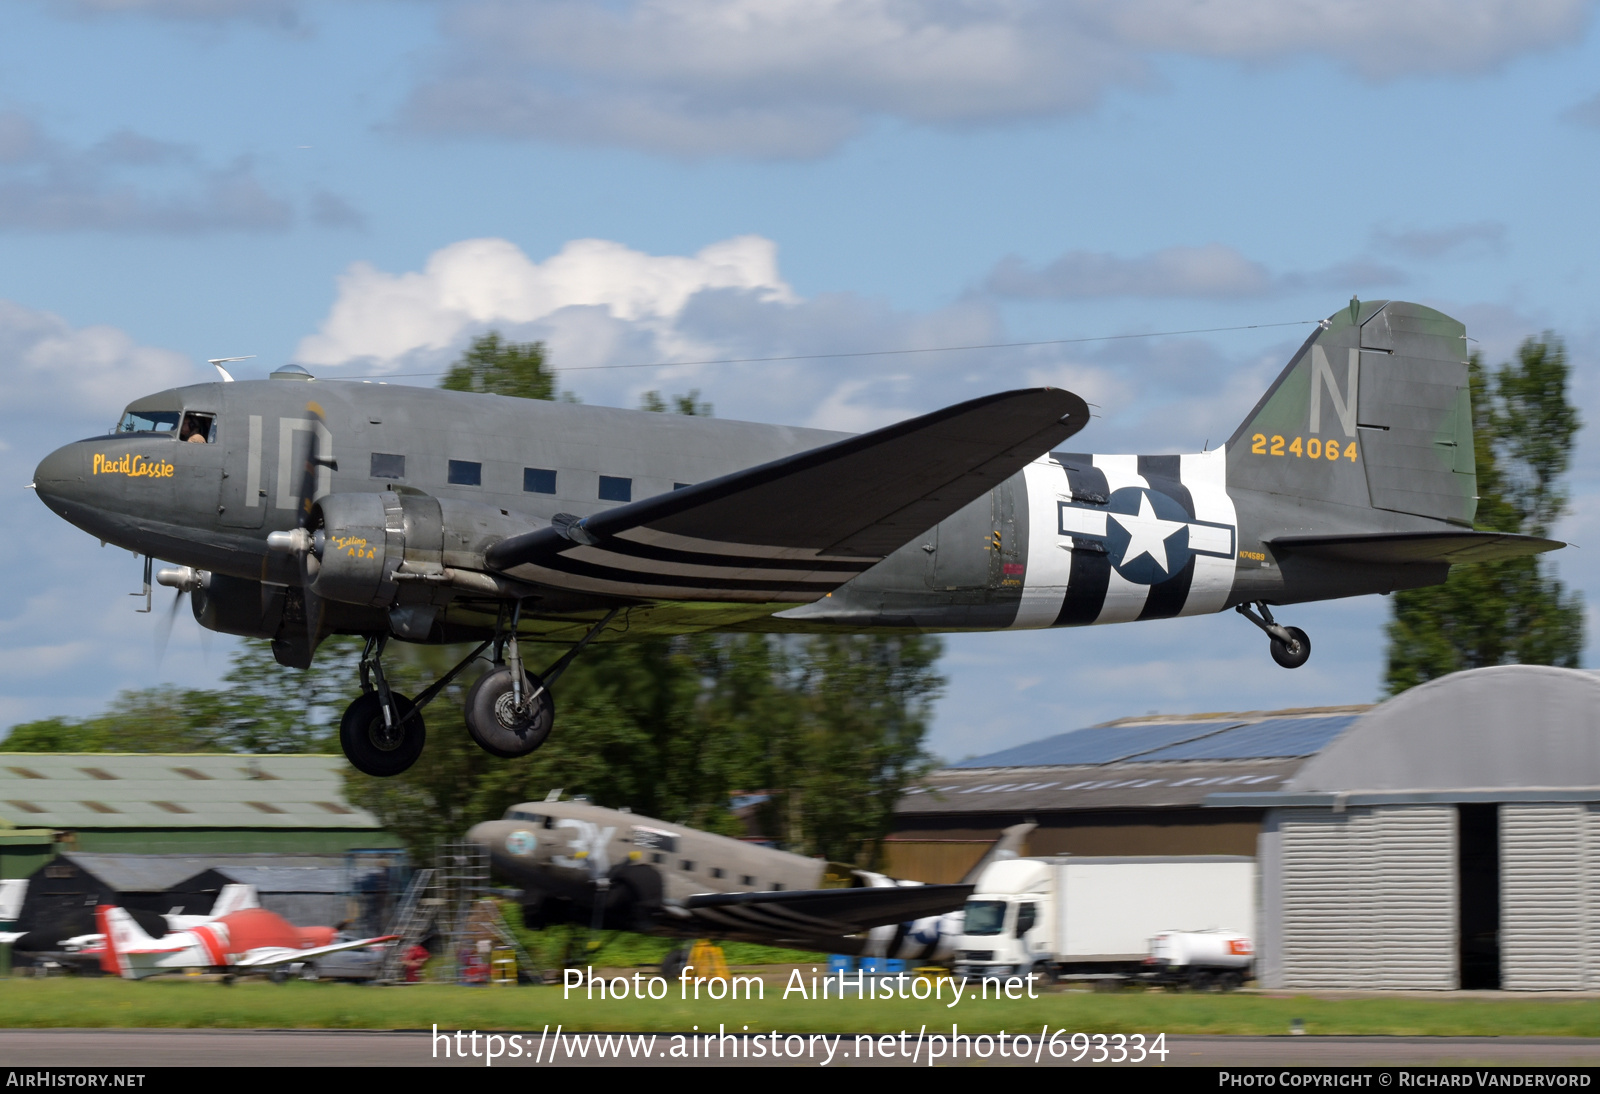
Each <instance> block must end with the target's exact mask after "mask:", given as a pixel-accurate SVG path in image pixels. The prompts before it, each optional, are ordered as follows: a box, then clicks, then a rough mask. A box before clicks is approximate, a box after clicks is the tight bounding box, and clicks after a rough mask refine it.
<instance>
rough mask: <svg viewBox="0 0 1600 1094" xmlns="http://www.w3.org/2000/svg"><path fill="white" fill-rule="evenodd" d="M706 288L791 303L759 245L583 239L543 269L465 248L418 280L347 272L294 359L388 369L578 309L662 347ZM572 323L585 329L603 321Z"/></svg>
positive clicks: (757, 241) (494, 242)
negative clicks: (646, 244)
mask: <svg viewBox="0 0 1600 1094" xmlns="http://www.w3.org/2000/svg"><path fill="white" fill-rule="evenodd" d="M707 289H739V290H745V291H748V292H751V293H753V294H755V296H756V297H757V298H758V299H761V300H771V301H788V300H791V299H793V293H792V292H791V290H790V289H789V286H788V285H787V284H785V283H784V282H783V280H782V279H781V278H780V277H779V276H778V267H777V248H776V246H775V245H774V244H773V243H772V242H771V241H770V240H766V239H762V238H760V237H758V236H739V237H736V238H734V239H728V240H724V241H722V242H720V243H713V244H712V245H710V246H709V247H706V248H703V249H702V250H701V251H700V252H699V253H697V254H695V255H692V256H681V255H667V256H656V255H647V254H644V253H643V252H640V251H635V250H631V249H629V248H627V247H624V246H623V245H622V244H620V243H612V242H610V241H608V240H603V239H579V240H574V241H573V242H571V243H568V244H567V245H566V246H565V247H563V248H562V249H561V251H560V253H559V254H556V255H553V256H552V257H550V258H549V259H547V260H546V261H544V262H542V263H541V262H534V261H533V260H531V259H529V258H528V256H527V255H526V254H524V253H523V252H522V250H521V249H520V248H518V247H517V246H516V245H515V244H513V243H509V242H507V241H506V240H503V239H469V240H464V241H462V242H460V243H453V244H451V245H450V246H448V247H445V248H442V249H441V250H438V251H435V252H434V253H433V254H432V255H431V256H430V257H429V259H428V263H427V266H426V267H425V268H424V269H423V270H421V271H420V272H416V273H405V274H398V275H395V274H388V273H384V272H383V271H381V270H378V269H376V268H374V267H372V266H370V265H368V264H366V263H356V264H355V265H353V266H352V267H351V268H350V269H349V270H348V271H346V272H345V274H344V275H343V276H342V277H341V278H340V279H339V297H338V300H337V301H336V302H335V303H334V306H333V310H332V311H331V312H330V313H329V315H328V318H327V319H326V320H325V321H324V322H323V324H322V327H321V330H320V331H319V333H317V334H315V335H313V336H311V337H309V338H307V339H305V340H304V341H303V342H301V344H300V347H299V350H298V351H297V357H298V359H299V360H301V361H304V362H306V363H308V364H340V363H344V362H348V361H353V360H368V361H372V362H375V363H377V364H380V365H384V364H387V365H391V366H392V365H393V364H394V363H395V362H397V361H399V360H401V359H402V358H405V357H406V356H407V355H408V354H412V353H414V352H415V351H417V350H439V349H445V348H447V347H449V346H452V345H454V344H456V343H457V342H459V341H460V340H461V339H462V338H463V336H464V334H465V332H467V331H469V330H472V329H475V328H479V327H482V326H483V325H485V324H495V323H498V324H527V323H533V322H536V321H539V320H547V319H550V318H551V317H552V316H554V315H555V314H556V313H558V312H561V311H563V310H567V309H583V308H598V309H602V310H603V312H604V313H605V315H606V316H608V317H610V318H613V319H617V320H621V321H623V322H625V323H630V324H638V325H640V326H642V327H645V328H648V329H651V330H653V331H656V332H658V334H659V335H660V336H661V338H662V341H663V343H670V342H673V341H675V340H674V339H673V338H672V337H671V329H672V324H673V321H674V320H675V319H676V318H677V317H678V315H679V314H680V313H681V312H682V311H683V309H684V306H685V305H686V304H687V303H688V301H689V299H690V298H691V297H692V296H694V295H695V294H696V293H698V292H702V291H704V290H707ZM570 318H571V319H572V320H573V321H575V322H577V323H579V324H580V325H582V324H588V325H592V324H593V322H594V321H595V320H596V319H599V318H601V317H599V316H581V315H580V316H572V317H570ZM676 341H678V342H680V343H681V341H682V340H681V339H678V340H676Z"/></svg>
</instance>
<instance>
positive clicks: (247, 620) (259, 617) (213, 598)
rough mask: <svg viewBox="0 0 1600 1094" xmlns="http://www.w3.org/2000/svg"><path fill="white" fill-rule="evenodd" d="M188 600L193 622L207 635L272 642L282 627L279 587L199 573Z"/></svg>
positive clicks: (281, 593)
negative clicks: (190, 598) (265, 639)
mask: <svg viewBox="0 0 1600 1094" xmlns="http://www.w3.org/2000/svg"><path fill="white" fill-rule="evenodd" d="M192 597H193V601H192V604H191V607H192V608H193V609H194V618H195V622H196V623H199V624H200V625H201V626H202V627H204V628H206V629H207V630H210V631H220V632H222V633H223V634H237V635H240V636H241V637H244V638H273V637H276V635H277V633H278V628H279V626H280V625H281V624H282V623H283V604H284V588H283V586H282V585H263V584H262V583H261V582H259V581H250V580H248V579H247V578H242V577H230V576H228V575H227V574H215V573H201V574H200V575H199V576H198V578H197V580H196V582H195V585H194V588H193V592H192Z"/></svg>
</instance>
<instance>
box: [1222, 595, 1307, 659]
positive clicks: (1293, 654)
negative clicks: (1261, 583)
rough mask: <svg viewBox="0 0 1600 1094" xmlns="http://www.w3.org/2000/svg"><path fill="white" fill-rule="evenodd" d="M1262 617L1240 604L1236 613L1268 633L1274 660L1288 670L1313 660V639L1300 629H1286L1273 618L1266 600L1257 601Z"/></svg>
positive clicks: (1236, 608)
mask: <svg viewBox="0 0 1600 1094" xmlns="http://www.w3.org/2000/svg"><path fill="white" fill-rule="evenodd" d="M1256 609H1257V610H1258V611H1260V613H1261V614H1260V615H1257V614H1256V613H1255V612H1253V611H1251V610H1250V605H1248V604H1240V605H1237V606H1236V607H1235V608H1234V611H1236V612H1238V613H1239V614H1240V615H1242V616H1244V617H1245V618H1246V619H1248V620H1250V622H1252V623H1254V624H1255V625H1256V626H1258V627H1260V628H1261V629H1262V630H1263V631H1266V632H1267V637H1268V638H1270V639H1272V659H1273V660H1274V661H1276V662H1277V663H1278V664H1280V665H1282V666H1283V667H1284V668H1286V669H1297V668H1299V667H1300V666H1301V665H1303V664H1305V663H1306V662H1307V661H1308V660H1310V659H1311V639H1310V638H1309V637H1308V636H1307V635H1306V632H1305V631H1303V630H1301V629H1300V628H1299V627H1285V626H1283V625H1282V624H1281V623H1279V622H1277V620H1275V619H1273V618H1272V609H1271V608H1269V607H1267V602H1266V601H1265V600H1258V601H1256Z"/></svg>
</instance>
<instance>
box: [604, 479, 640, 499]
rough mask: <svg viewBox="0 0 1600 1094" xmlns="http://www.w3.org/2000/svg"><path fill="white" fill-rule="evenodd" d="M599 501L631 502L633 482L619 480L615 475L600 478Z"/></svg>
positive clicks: (630, 480)
mask: <svg viewBox="0 0 1600 1094" xmlns="http://www.w3.org/2000/svg"><path fill="white" fill-rule="evenodd" d="M600 500H601V501H632V500H633V480H632V479H621V478H618V477H617V476H615V475H601V476H600Z"/></svg>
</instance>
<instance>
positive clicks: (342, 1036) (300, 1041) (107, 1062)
mask: <svg viewBox="0 0 1600 1094" xmlns="http://www.w3.org/2000/svg"><path fill="white" fill-rule="evenodd" d="M599 1036H602V1037H603V1036H604V1035H603V1034H602V1035H599ZM645 1036H647V1037H648V1036H649V1035H648V1034H646V1035H645ZM655 1036H656V1040H655V1042H654V1043H653V1045H652V1046H651V1047H652V1049H653V1051H652V1052H651V1055H650V1056H649V1057H648V1058H630V1057H629V1055H628V1054H627V1053H626V1052H625V1051H624V1052H623V1054H622V1057H621V1058H620V1059H616V1058H610V1057H607V1058H604V1059H600V1058H597V1057H596V1055H595V1053H594V1051H593V1049H594V1047H595V1046H593V1045H592V1044H591V1052H590V1055H589V1056H588V1057H587V1058H584V1059H573V1060H570V1061H569V1060H567V1059H566V1058H565V1057H564V1056H563V1057H562V1058H561V1059H560V1060H558V1063H559V1064H563V1065H565V1064H568V1063H570V1064H571V1065H573V1066H590V1067H593V1066H606V1067H619V1066H620V1067H629V1066H634V1067H643V1066H649V1067H661V1066H663V1065H674V1064H679V1065H689V1066H695V1067H706V1066H713V1067H714V1066H745V1067H748V1066H751V1065H762V1064H764V1065H766V1066H775V1065H776V1066H791V1067H816V1066H820V1065H821V1064H822V1061H823V1060H824V1059H826V1058H827V1057H826V1047H827V1046H826V1045H824V1044H808V1045H807V1046H806V1047H808V1048H809V1049H810V1053H809V1054H808V1055H809V1058H802V1059H781V1060H777V1061H774V1060H773V1059H771V1057H770V1056H768V1057H766V1058H756V1057H755V1055H754V1053H753V1052H751V1049H752V1048H753V1047H754V1043H753V1042H752V1041H749V1040H747V1039H745V1038H739V1039H737V1043H736V1044H732V1045H731V1046H730V1051H732V1052H733V1053H735V1054H737V1058H736V1059H719V1058H718V1057H717V1056H716V1055H715V1054H713V1055H712V1056H711V1058H710V1059H705V1058H690V1059H674V1058H672V1057H671V1056H668V1055H664V1054H665V1053H668V1052H670V1050H671V1045H672V1042H671V1035H669V1034H657V1035H655ZM537 1040H538V1038H537V1036H535V1037H534V1038H532V1039H530V1043H529V1047H528V1052H529V1053H532V1052H533V1047H532V1042H536V1041H537ZM832 1040H833V1048H834V1055H833V1058H832V1062H831V1063H830V1064H828V1065H827V1066H831V1067H851V1066H854V1067H860V1066H877V1067H883V1066H905V1065H907V1064H910V1063H912V1060H910V1059H907V1058H903V1057H900V1056H899V1055H896V1056H895V1057H893V1058H891V1059H884V1058H881V1057H879V1056H877V1055H874V1056H873V1057H872V1058H870V1059H863V1058H860V1057H856V1056H854V1052H855V1050H856V1043H855V1036H854V1035H853V1034H846V1035H844V1036H842V1037H839V1038H835V1039H832ZM914 1040H915V1038H914V1037H913V1038H911V1041H914ZM763 1041H765V1042H767V1043H768V1044H770V1041H771V1038H763ZM1167 1046H1168V1048H1169V1049H1170V1050H1171V1051H1170V1053H1169V1054H1168V1056H1167V1058H1166V1066H1168V1067H1172V1066H1184V1065H1197V1066H1203V1067H1297V1066H1309V1067H1383V1066H1405V1065H1413V1066H1418V1065H1421V1066H1435V1067H1437V1066H1450V1065H1488V1066H1500V1067H1596V1066H1600V1040H1596V1039H1588V1038H1576V1037H1289V1036H1283V1037H1169V1038H1167ZM547 1047H548V1045H547ZM794 1047H795V1045H794V1042H790V1048H791V1050H792V1049H793V1048H794ZM912 1047H913V1046H912V1045H911V1044H910V1043H909V1042H908V1043H907V1045H906V1046H905V1051H906V1052H907V1054H908V1055H909V1052H910V1050H911V1048H912ZM480 1048H481V1045H480ZM438 1051H439V1050H438V1046H437V1045H435V1044H434V1042H433V1038H432V1036H431V1035H430V1034H429V1033H428V1032H424V1031H418V1032H412V1031H372V1030H175V1029H115V1030H82V1029H50V1030H0V1061H3V1063H4V1064H5V1065H6V1066H10V1067H113V1068H123V1069H135V1070H136V1069H138V1068H139V1067H186V1066H204V1067H217V1066H228V1067H296V1066H318V1067H483V1066H485V1062H484V1058H483V1056H482V1055H479V1056H478V1057H476V1058H474V1057H473V1056H471V1055H470V1050H469V1055H468V1056H467V1058H466V1059H460V1058H457V1057H455V1056H454V1054H452V1055H451V1056H450V1058H444V1057H442V1056H439V1055H437V1054H436V1053H437V1052H438ZM922 1051H924V1052H925V1049H923V1050H922ZM714 1052H715V1050H713V1053H714ZM548 1056H549V1053H548V1052H546V1053H545V1054H544V1059H542V1060H541V1061H540V1062H537V1063H536V1062H535V1061H534V1060H532V1059H529V1058H527V1057H523V1058H521V1059H509V1058H501V1059H498V1060H495V1061H494V1063H493V1065H492V1066H495V1067H509V1068H526V1067H538V1066H549V1059H548ZM1037 1062H1038V1065H1039V1066H1068V1067H1073V1066H1076V1067H1082V1066H1086V1065H1085V1062H1079V1063H1073V1062H1072V1061H1071V1059H1070V1057H1069V1058H1067V1059H1054V1060H1053V1059H1051V1057H1050V1054H1049V1052H1048V1051H1045V1052H1043V1053H1042V1054H1040V1057H1039V1059H1038V1061H1037ZM916 1063H917V1064H919V1065H921V1066H926V1065H927V1057H926V1055H921V1056H920V1057H919V1058H918V1059H917V1060H916ZM937 1063H939V1064H943V1065H946V1066H948V1065H952V1064H953V1065H954V1066H967V1065H969V1064H971V1065H982V1066H989V1067H993V1066H1013V1067H1015V1066H1034V1064H1035V1060H1034V1058H1033V1057H1032V1055H1031V1054H1030V1057H1029V1059H1027V1060H1026V1061H1024V1060H1019V1059H1016V1058H1014V1057H1008V1058H1005V1059H1002V1058H1000V1057H999V1056H998V1054H996V1055H991V1056H990V1057H989V1058H988V1059H986V1060H980V1059H976V1058H974V1059H971V1060H970V1061H969V1060H966V1059H956V1060H953V1061H952V1060H950V1059H949V1058H948V1057H945V1058H944V1059H941V1060H939V1061H937ZM1158 1063H1160V1061H1156V1060H1149V1061H1147V1062H1146V1064H1144V1065H1127V1064H1124V1065H1111V1066H1150V1065H1153V1064H1158Z"/></svg>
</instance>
